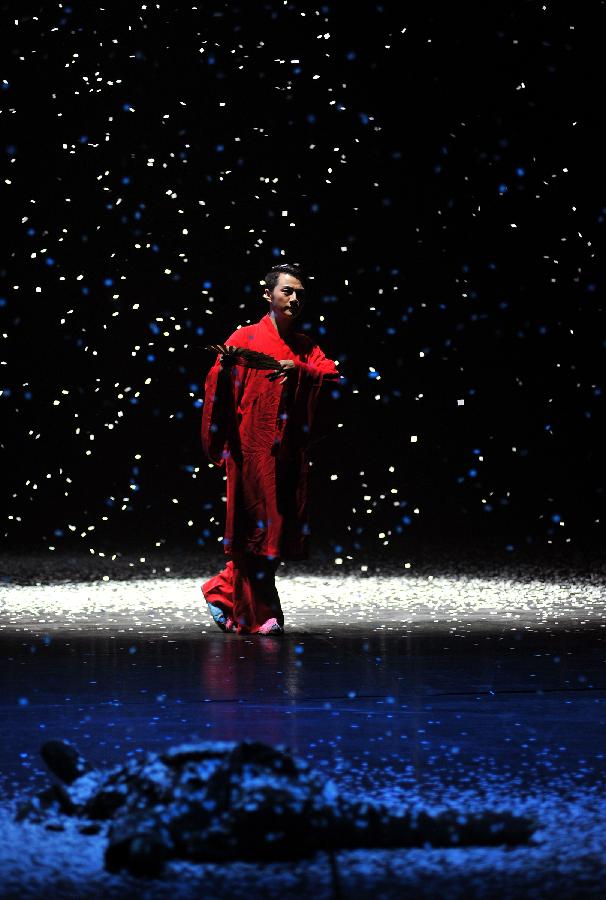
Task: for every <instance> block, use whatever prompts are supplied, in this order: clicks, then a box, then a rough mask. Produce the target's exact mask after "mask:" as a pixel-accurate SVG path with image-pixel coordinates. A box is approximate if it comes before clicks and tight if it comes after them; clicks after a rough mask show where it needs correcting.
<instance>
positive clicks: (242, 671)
mask: <svg viewBox="0 0 606 900" xmlns="http://www.w3.org/2000/svg"><path fill="white" fill-rule="evenodd" d="M205 574H206V573H201V575H200V578H199V579H193V578H173V579H171V578H169V577H166V576H165V578H164V579H159V578H156V579H152V580H146V581H140V580H137V579H134V580H133V579H131V580H129V581H120V580H108V581H103V580H102V579H100V580H98V581H95V582H90V581H86V582H81V583H78V582H76V581H71V582H59V583H55V584H53V583H52V582H51V583H49V582H48V581H47V582H46V583H41V584H38V585H36V584H35V583H33V584H32V583H29V584H28V583H26V580H25V583H21V584H16V585H8V586H6V587H5V588H4V589H3V593H2V608H1V610H0V678H1V682H2V694H1V698H0V714H1V717H2V722H1V723H0V726H1V728H2V733H3V734H4V735H5V736H6V735H8V736H10V739H9V740H6V739H5V740H4V741H2V742H1V743H0V768H1V770H2V773H3V774H2V787H3V792H4V794H5V796H6V797H10V796H13V795H15V794H20V793H23V791H24V790H26V791H27V790H31V789H33V788H34V787H36V788H37V787H39V786H41V785H43V784H44V783H45V775H44V772H43V767H42V765H41V763H40V760H39V756H38V749H39V746H40V744H41V743H42V742H43V741H45V740H48V739H50V738H59V739H66V738H67V739H70V740H72V741H73V742H74V743H76V744H77V746H78V747H79V749H80V750H81V752H82V753H83V754H84V755H85V756H87V757H88V758H89V759H90V760H91V761H92V762H94V763H95V764H97V765H99V766H104V765H108V764H113V763H116V762H119V761H121V760H123V759H124V758H125V757H126V756H127V755H128V754H131V753H133V752H135V751H136V750H137V749H139V748H144V749H149V750H156V749H160V748H161V747H164V746H166V745H170V744H176V743H179V742H182V741H185V740H187V741H189V740H191V739H196V738H203V739H208V738H212V739H220V740H239V739H243V738H256V739H260V740H264V741H268V742H270V743H276V744H286V745H287V746H289V747H291V748H292V749H293V750H295V751H296V752H297V753H298V754H299V755H301V756H303V757H304V758H306V759H308V760H309V761H311V762H313V764H314V765H316V766H318V767H321V768H322V769H323V770H324V771H326V772H327V773H328V774H331V775H332V776H334V777H335V779H336V780H337V782H338V783H339V785H340V786H341V787H342V788H343V789H346V790H348V791H351V792H354V791H363V792H365V793H371V794H372V795H374V796H377V797H379V796H380V797H381V799H383V800H386V801H387V802H389V800H390V799H393V800H394V801H399V802H402V801H405V799H406V797H407V796H412V795H414V796H415V798H416V799H417V800H418V799H419V798H421V799H423V798H425V799H426V800H427V801H428V802H429V803H437V802H440V801H441V800H442V799H443V798H445V797H448V798H453V797H456V796H457V792H459V793H463V792H466V791H469V790H471V789H473V790H474V791H475V792H476V795H481V794H484V795H485V796H486V797H488V798H489V799H490V796H491V794H492V795H494V796H496V795H497V794H499V797H500V802H502V800H503V795H504V794H505V795H507V793H508V792H509V795H510V796H512V798H513V794H515V796H516V798H517V801H520V800H524V798H529V797H534V798H536V797H540V796H541V792H543V793H544V796H545V804H546V806H545V808H547V806H548V801H549V802H551V801H553V798H554V797H556V798H557V797H560V798H563V797H564V796H566V798H567V800H566V802H568V803H573V802H574V798H575V792H576V791H578V792H579V796H580V794H581V793H583V792H585V793H586V792H589V793H590V794H592V796H594V797H595V796H598V797H602V796H603V788H604V774H605V771H606V767H605V764H604V762H605V755H606V729H605V724H606V715H605V703H606V646H605V643H606V635H605V631H606V629H605V627H604V624H605V620H604V596H605V593H604V588H603V585H602V584H601V583H600V582H599V581H596V579H589V578H588V579H583V578H582V577H579V578H576V579H573V578H571V579H569V580H568V581H566V580H565V579H562V578H558V579H557V580H555V579H550V576H549V573H543V574H542V575H541V573H537V572H536V571H535V572H533V573H530V574H529V573H523V572H522V573H518V575H519V577H518V578H517V579H516V578H513V579H512V578H511V577H510V575H509V574H507V576H506V577H503V578H502V579H501V580H500V579H499V577H498V576H496V575H495V574H494V573H492V574H490V575H486V574H482V572H478V571H474V572H473V573H471V574H469V575H467V576H461V574H460V573H459V574H458V575H456V576H455V575H453V574H448V573H442V574H440V575H436V576H434V577H431V578H429V580H428V577H427V575H423V576H421V575H410V576H405V575H403V574H401V573H399V572H397V571H394V570H389V569H387V570H386V571H383V572H382V573H378V574H376V575H375V576H373V577H364V578H362V577H360V576H356V575H355V574H353V573H344V574H342V575H339V576H331V575H327V573H326V572H314V571H313V570H312V569H307V570H306V571H305V572H304V573H301V572H298V573H295V574H294V575H293V576H292V577H291V578H290V580H289V579H288V578H287V577H286V574H284V575H282V576H281V579H280V582H279V583H280V592H281V596H282V599H283V605H284V608H285V612H286V621H287V633H286V634H285V635H284V636H283V637H280V638H276V637H261V636H254V637H250V636H249V637H246V636H237V635H225V634H223V633H221V632H220V631H218V630H217V629H216V628H215V627H214V626H213V625H212V623H211V621H210V619H207V617H206V615H205V611H204V609H203V608H202V607H201V604H200V601H199V598H198V592H199V582H200V581H202V580H203V578H204V577H205ZM495 792H496V793H495ZM549 798H551V800H549ZM562 802H564V801H563V800H562ZM571 809H572V807H571ZM602 812H603V809H602ZM560 813H562V809H561V808H560ZM584 815H586V813H584ZM592 858H593V857H592ZM600 865H602V864H601V863H600ZM600 872H601V870H600ZM602 874H603V873H602ZM595 877H596V878H597V877H598V876H597V875H596V876H595ZM600 877H601V875H600ZM369 890H370V887H369ZM567 890H570V884H568V887H567ZM587 890H588V893H587V896H592V895H593V894H592V893H591V892H592V891H593V887H592V884H589V886H588V887H587ZM552 895H553V885H552ZM537 896H538V895H537Z"/></svg>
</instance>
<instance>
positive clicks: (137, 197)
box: [0, 0, 606, 561]
mask: <svg viewBox="0 0 606 900" xmlns="http://www.w3.org/2000/svg"><path fill="white" fill-rule="evenodd" d="M580 7H581V5H579V4H573V3H568V4H553V3H551V2H548V0H545V2H544V3H540V2H518V3H515V2H514V3H497V4H475V3H472V4H463V5H460V4H457V5H455V4H452V5H450V7H449V6H446V5H443V4H440V5H439V6H438V4H434V3H425V4H422V5H416V7H415V9H414V10H412V9H408V8H407V6H406V5H405V4H402V3H400V2H385V3H380V4H376V3H371V2H356V4H355V5H354V4H351V3H346V2H340V3H331V4H326V5H323V6H315V5H314V4H306V3H286V4H283V3H282V2H279V0H271V2H268V3H251V4H244V3H241V4H233V3H221V2H216V0H215V2H210V3H207V2H204V3H199V4H198V7H197V8H196V7H193V6H186V5H183V4H180V3H174V4H168V3H162V4H156V3H148V4H147V5H146V6H145V5H141V4H133V5H129V4H113V3H108V4H107V5H106V7H105V9H102V8H100V7H99V6H98V5H97V4H90V3H85V2H76V3H70V4H58V3H48V4H41V3H39V4H27V3H19V4H15V3H13V4H2V12H3V19H4V25H3V26H2V31H3V33H4V35H5V38H7V39H8V42H9V51H8V52H5V53H4V54H3V57H2V70H3V71H2V79H3V81H2V88H3V90H2V92H1V99H2V114H1V121H2V126H3V128H2V145H3V151H4V153H3V156H4V159H3V163H4V173H3V179H2V201H1V202H2V208H3V212H4V215H3V219H4V221H5V223H6V226H7V232H5V238H4V240H3V253H2V271H1V273H0V274H1V276H2V278H1V287H0V297H1V298H2V299H1V300H0V304H1V308H0V314H1V316H2V319H3V324H2V328H1V332H2V344H1V346H2V357H1V361H2V363H3V364H2V367H1V368H0V381H1V384H0V388H1V389H2V395H1V396H0V404H1V406H0V409H1V415H2V438H1V451H0V452H1V464H2V472H3V475H4V479H3V481H4V487H3V494H2V504H1V506H2V519H3V528H2V533H3V534H4V541H5V545H6V546H7V547H12V548H15V547H17V548H23V549H27V548H32V549H34V548H35V549H38V550H40V549H45V548H47V547H52V548H56V549H55V552H59V551H61V550H62V549H70V550H71V549H79V550H82V549H86V550H92V551H94V553H98V552H99V551H101V552H105V553H107V554H116V553H121V552H123V550H124V548H126V547H130V546H134V545H136V546H137V547H139V548H141V550H143V551H146V550H147V551H149V550H152V551H153V549H154V548H156V547H157V546H161V547H162V548H164V549H170V548H171V547H172V548H175V547H181V548H187V549H190V550H192V549H193V550H195V549H196V548H202V547H204V548H206V549H209V548H211V549H216V548H217V547H219V548H220V543H219V542H220V539H221V536H222V526H223V517H224V503H223V502H222V500H221V497H222V494H223V493H224V484H223V482H222V474H223V473H222V471H220V470H218V469H216V468H214V467H213V468H209V466H208V464H207V462H206V461H205V459H204V458H203V455H202V451H201V446H200V440H199V426H200V417H201V402H202V398H203V387H204V378H205V374H206V371H207V369H208V367H209V365H210V363H211V362H212V357H211V356H210V354H208V353H207V352H206V351H204V349H203V345H204V344H205V343H206V342H211V341H220V340H224V339H225V338H226V337H227V336H228V335H229V334H230V333H231V332H232V331H233V330H234V329H235V327H236V326H237V325H238V324H244V323H246V322H248V321H257V320H258V319H259V318H260V317H261V316H262V315H263V314H264V313H265V311H266V310H265V304H264V302H263V301H262V299H261V296H262V286H261V285H260V283H259V282H260V280H261V279H262V277H263V275H264V274H265V272H266V271H267V270H268V269H269V268H270V267H271V265H272V264H274V263H276V262H286V261H288V262H298V263H300V264H302V265H303V267H304V269H305V270H306V271H307V273H308V275H309V276H310V277H311V279H312V280H310V281H309V282H308V295H309V302H308V304H307V306H306V309H305V313H304V322H305V327H306V330H307V331H308V333H309V334H311V335H313V336H315V337H316V338H317V340H318V341H319V343H320V345H321V346H322V348H323V349H324V351H325V352H326V354H327V355H328V356H330V357H332V358H335V359H338V360H339V362H340V369H341V371H342V373H343V374H344V375H345V379H344V382H343V384H342V385H341V386H340V388H339V389H338V390H333V388H328V390H327V393H326V396H325V400H324V406H323V409H322V411H321V415H322V431H323V433H325V434H326V437H325V438H324V440H322V441H321V442H320V443H318V445H317V447H316V448H315V450H314V454H313V459H314V465H313V473H314V481H313V496H312V502H313V523H312V524H313V525H314V527H313V532H314V535H315V539H314V540H315V548H316V552H320V553H322V554H327V555H329V556H340V557H345V558H346V557H348V556H349V557H351V558H352V559H353V560H354V561H359V560H360V559H362V558H363V557H364V555H365V554H368V553H371V552H373V553H374V552H377V551H381V552H387V553H390V554H392V555H393V556H395V557H401V558H405V557H406V554H407V552H408V548H409V546H412V544H414V543H415V542H420V543H421V544H425V545H428V546H429V545H431V543H432V542H435V541H446V542H448V541H449V540H452V541H463V542H468V543H469V544H470V545H471V544H474V543H476V542H481V541H492V542H493V543H494V544H495V546H497V547H499V548H501V550H502V552H503V554H508V553H516V552H520V551H522V550H523V549H524V548H528V547H529V546H532V547H537V548H538V547H542V548H545V547H552V548H554V551H555V553H556V554H557V553H559V552H561V551H563V550H564V549H565V548H566V547H570V546H574V547H585V546H589V545H591V546H599V545H600V541H601V537H602V535H603V525H602V523H601V522H600V518H601V514H602V505H603V496H604V472H603V458H604V451H605V446H604V439H603V437H602V436H601V433H600V432H601V430H602V425H603V423H602V409H603V402H604V397H603V393H602V391H603V370H604V353H605V347H606V340H605V339H606V334H605V329H604V320H603V316H602V302H603V301H602V293H603V274H602V264H601V253H602V246H603V229H604V214H605V211H606V210H605V207H606V185H605V181H604V175H603V162H604V144H603V138H602V129H603V125H604V123H603V121H602V120H603V118H604V115H603V110H604V79H603V75H602V71H603V50H602V47H601V43H600V41H601V38H602V36H603V34H604V24H605V21H604V19H605V17H604V13H603V4H602V3H595V2H594V3H591V2H590V3H586V4H582V8H580ZM202 51H203V52H202ZM315 76H319V77H315ZM283 211H286V215H284V214H283ZM291 223H293V224H292V225H291ZM377 375H378V376H380V377H377ZM57 401H59V402H58V403H57ZM461 401H462V403H461ZM339 424H340V425H341V426H342V427H339ZM110 425H111V426H113V427H111V428H110V427H108V426H110ZM78 429H79V430H78ZM411 435H416V436H418V441H417V442H416V443H412V442H411ZM138 455H140V458H138ZM361 472H363V473H364V475H361V474H360V473H361ZM331 475H337V476H338V477H337V479H336V480H335V479H332V480H331ZM392 490H393V491H397V493H392ZM365 497H366V498H370V499H364V498H365ZM175 501H178V502H175ZM368 510H371V512H368ZM417 510H418V511H417ZM189 523H191V524H189Z"/></svg>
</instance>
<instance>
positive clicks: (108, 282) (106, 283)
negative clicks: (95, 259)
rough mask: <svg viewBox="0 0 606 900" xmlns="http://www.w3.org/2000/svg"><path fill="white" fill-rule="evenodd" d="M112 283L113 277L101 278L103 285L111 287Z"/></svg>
mask: <svg viewBox="0 0 606 900" xmlns="http://www.w3.org/2000/svg"><path fill="white" fill-rule="evenodd" d="M113 283H114V279H113V278H104V279H103V284H104V285H105V287H111V286H112V284H113Z"/></svg>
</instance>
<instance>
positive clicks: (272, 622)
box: [257, 619, 284, 634]
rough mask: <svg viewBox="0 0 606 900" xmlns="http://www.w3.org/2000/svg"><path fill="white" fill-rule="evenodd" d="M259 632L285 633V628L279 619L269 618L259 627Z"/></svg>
mask: <svg viewBox="0 0 606 900" xmlns="http://www.w3.org/2000/svg"><path fill="white" fill-rule="evenodd" d="M257 634H284V629H283V628H282V626H281V625H279V624H278V620H277V619H268V620H267V622H263V624H262V625H261V626H260V627H259V630H258V632H257Z"/></svg>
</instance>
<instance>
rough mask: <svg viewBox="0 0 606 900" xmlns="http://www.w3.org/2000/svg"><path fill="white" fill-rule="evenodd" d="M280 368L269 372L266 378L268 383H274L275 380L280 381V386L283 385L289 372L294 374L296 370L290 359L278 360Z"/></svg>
mask: <svg viewBox="0 0 606 900" xmlns="http://www.w3.org/2000/svg"><path fill="white" fill-rule="evenodd" d="M278 362H279V363H280V368H279V369H275V371H273V372H270V373H269V375H268V376H267V377H268V378H269V380H270V381H275V380H276V379H277V378H279V379H280V384H284V382H285V381H286V379H287V378H288V373H289V372H294V370H295V369H296V368H297V367H296V365H295V363H294V362H293V360H292V359H279V360H278Z"/></svg>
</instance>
